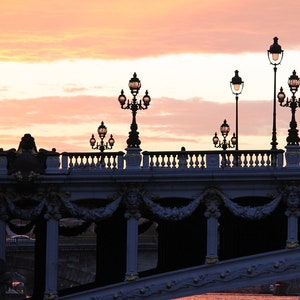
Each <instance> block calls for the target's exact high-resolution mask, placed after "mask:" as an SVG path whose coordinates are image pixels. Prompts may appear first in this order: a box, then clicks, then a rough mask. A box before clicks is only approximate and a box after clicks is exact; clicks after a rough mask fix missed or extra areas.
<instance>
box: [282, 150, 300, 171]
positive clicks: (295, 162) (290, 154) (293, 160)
mask: <svg viewBox="0 0 300 300" xmlns="http://www.w3.org/2000/svg"><path fill="white" fill-rule="evenodd" d="M285 149H286V153H285V160H286V167H287V168H299V164H300V146H298V145H287V146H286V147H285Z"/></svg>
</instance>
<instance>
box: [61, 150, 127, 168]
mask: <svg viewBox="0 0 300 300" xmlns="http://www.w3.org/2000/svg"><path fill="white" fill-rule="evenodd" d="M60 165H61V169H63V170H74V169H96V168H98V169H99V168H102V169H123V168H124V152H122V151H120V152H102V153H101V152H97V153H94V152H64V153H62V154H61V163H60Z"/></svg>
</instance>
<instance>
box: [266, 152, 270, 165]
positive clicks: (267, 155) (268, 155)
mask: <svg viewBox="0 0 300 300" xmlns="http://www.w3.org/2000/svg"><path fill="white" fill-rule="evenodd" d="M266 157H267V160H266V165H267V167H269V166H270V165H271V159H270V154H268V153H266Z"/></svg>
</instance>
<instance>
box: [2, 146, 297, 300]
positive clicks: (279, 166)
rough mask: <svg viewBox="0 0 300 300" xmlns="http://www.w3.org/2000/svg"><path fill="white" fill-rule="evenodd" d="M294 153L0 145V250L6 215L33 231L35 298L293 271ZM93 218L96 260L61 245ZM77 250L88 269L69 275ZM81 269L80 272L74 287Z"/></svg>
mask: <svg viewBox="0 0 300 300" xmlns="http://www.w3.org/2000/svg"><path fill="white" fill-rule="evenodd" d="M299 155H300V151H299V146H297V145H288V146H287V147H286V151H283V150H247V151H246V150H243V151H241V150H239V151H227V150H226V151H185V150H184V149H183V150H182V151H162V152H159V151H156V152H148V151H145V152H141V149H140V148H137V147H135V148H127V149H126V153H123V152H109V153H57V152H55V150H53V151H45V150H43V151H39V152H36V151H33V150H32V149H31V150H30V149H24V150H22V151H20V152H19V153H18V152H15V151H2V152H0V258H2V259H3V260H6V259H7V261H8V262H9V260H10V259H14V258H10V257H9V255H10V254H9V253H10V251H11V249H9V248H8V246H7V245H6V243H5V239H6V236H5V231H6V230H5V229H6V227H7V226H9V227H10V228H11V229H13V231H14V232H16V233H18V234H24V233H26V232H28V231H30V230H34V233H35V238H36V240H35V246H34V258H33V260H34V261H33V269H34V278H33V292H32V298H33V299H38V300H40V299H56V298H57V299H65V300H66V299H73V300H75V299H78V300H84V299H89V300H91V299H94V300H96V299H127V298H132V299H138V298H146V299H147V298H148V299H153V297H155V298H156V299H169V298H176V297H179V296H184V295H192V294H195V293H204V292H207V291H220V290H224V289H229V288H230V289H231V288H239V287H244V286H247V285H256V284H265V283H269V282H272V281H281V280H282V279H283V278H284V279H285V280H287V279H292V278H293V279H295V278H300V261H299V257H300V256H299V230H298V228H299V222H298V218H299V215H300V205H299V203H300V201H299V199H300V198H299V197H300V180H299V178H300V168H299V161H300V158H299ZM17 220H22V222H25V223H22V224H25V225H20V223H18V222H17ZM67 220H69V221H70V220H76V222H77V223H76V224H73V225H72V226H69V225H66V224H67V223H68V222H66V221H67ZM90 226H93V228H94V230H93V232H94V237H95V238H94V244H93V245H92V248H93V251H94V252H93V256H94V258H95V260H94V262H92V261H91V260H89V259H86V258H85V257H84V255H82V256H81V257H78V256H76V255H75V254H74V252H73V250H72V246H70V245H68V246H66V249H68V251H67V250H66V251H67V252H66V254H65V255H61V253H63V250H64V247H65V246H64V245H63V244H62V243H61V237H62V236H67V237H68V238H69V239H70V240H74V241H75V240H76V236H80V235H84V234H85V232H86V231H87V228H89V227H90ZM151 228H152V234H153V236H154V238H155V241H156V247H157V250H156V251H155V252H152V254H151V255H153V256H151V262H154V263H150V264H149V265H147V266H146V265H145V268H143V269H141V268H140V264H139V262H140V261H141V259H143V255H144V254H145V252H146V251H145V249H144V252H143V251H140V244H139V238H140V237H141V236H143V235H147V232H149V230H151ZM150 240H151V239H150ZM82 245H84V246H83V247H89V246H88V245H85V244H84V243H83V244H82ZM67 247H71V248H67ZM78 247H81V244H78V245H77V244H76V245H75V248H76V249H78ZM75 248H74V249H75ZM89 249H90V248H89ZM24 251H25V250H24ZM90 251H91V250H90ZM80 253H84V251H82V252H80ZM91 253H92V252H91ZM143 253H144V254H143ZM153 253H154V254H153ZM77 255H78V254H77ZM91 255H92V254H91ZM147 255H150V254H149V253H148V254H147ZM63 257H64V259H65V261H62V258H63ZM153 257H154V258H153ZM78 261H81V263H82V265H84V267H83V268H82V267H80V268H78V269H81V270H84V273H80V272H78V273H77V274H75V273H76V272H75V271H74V274H73V275H74V277H72V276H71V275H70V274H71V273H68V266H69V264H71V265H72V266H74V265H75V266H76V264H77V263H78ZM71 262H72V263H71ZM17 263H18V262H17V261H13V264H15V265H16V264H17ZM20 265H21V262H20ZM72 269H73V270H76V268H72ZM24 272H25V267H24ZM64 272H65V273H64ZM62 274H69V275H64V276H63V275H62ZM77 275H79V276H78V277H83V276H84V277H85V276H86V282H87V283H84V284H81V285H77V286H74V285H73V283H75V282H76V281H77V279H76V277H77ZM89 276H91V277H89ZM61 277H65V279H66V280H61ZM82 280H83V278H82ZM83 281H85V280H83ZM60 285H62V286H60ZM65 287H67V288H65Z"/></svg>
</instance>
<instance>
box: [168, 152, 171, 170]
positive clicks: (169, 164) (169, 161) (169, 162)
mask: <svg viewBox="0 0 300 300" xmlns="http://www.w3.org/2000/svg"><path fill="white" fill-rule="evenodd" d="M170 157H171V155H170V154H168V155H167V167H168V168H170V166H171V160H170Z"/></svg>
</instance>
